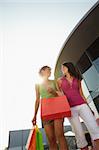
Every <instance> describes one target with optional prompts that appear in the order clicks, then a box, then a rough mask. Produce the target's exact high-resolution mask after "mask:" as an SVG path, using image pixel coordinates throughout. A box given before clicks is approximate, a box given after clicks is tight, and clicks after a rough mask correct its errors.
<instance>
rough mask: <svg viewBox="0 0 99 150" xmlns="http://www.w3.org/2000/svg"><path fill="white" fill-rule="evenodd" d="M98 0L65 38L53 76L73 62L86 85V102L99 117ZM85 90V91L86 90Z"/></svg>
mask: <svg viewBox="0 0 99 150" xmlns="http://www.w3.org/2000/svg"><path fill="white" fill-rule="evenodd" d="M98 18H99V1H98V2H97V3H96V4H95V5H94V6H93V7H92V8H91V9H90V10H89V11H88V12H87V14H86V15H85V16H84V17H83V18H82V19H81V20H80V22H79V23H78V24H77V25H76V27H75V28H74V29H73V31H72V32H71V34H70V35H69V37H68V38H67V39H66V41H65V43H64V45H63V47H62V49H61V51H60V54H59V56H58V59H57V62H56V66H55V77H56V78H58V77H60V76H61V72H60V67H61V64H62V63H63V62H64V61H65V62H73V63H74V64H75V65H76V66H77V67H78V69H79V71H80V73H81V75H82V77H83V80H82V83H83V84H84V85H85V86H86V91H87V94H86V97H87V100H88V103H90V106H91V107H92V109H93V110H94V112H95V115H96V118H97V119H98V118H99V19H98ZM86 91H85V92H86Z"/></svg>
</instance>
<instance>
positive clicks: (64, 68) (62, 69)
mask: <svg viewBox="0 0 99 150" xmlns="http://www.w3.org/2000/svg"><path fill="white" fill-rule="evenodd" d="M61 71H62V73H63V75H66V74H67V73H68V68H67V67H66V66H64V65H62V66H61Z"/></svg>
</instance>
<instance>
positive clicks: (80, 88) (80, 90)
mask: <svg viewBox="0 0 99 150" xmlns="http://www.w3.org/2000/svg"><path fill="white" fill-rule="evenodd" d="M78 84H79V92H80V95H81V96H82V98H83V99H84V100H85V102H86V103H87V99H86V98H85V96H84V93H83V90H82V86H81V81H80V80H79V81H78Z"/></svg>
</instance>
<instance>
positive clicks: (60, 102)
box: [41, 95, 71, 120]
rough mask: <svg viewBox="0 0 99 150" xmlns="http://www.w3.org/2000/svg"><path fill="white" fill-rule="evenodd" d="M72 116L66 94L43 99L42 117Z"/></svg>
mask: <svg viewBox="0 0 99 150" xmlns="http://www.w3.org/2000/svg"><path fill="white" fill-rule="evenodd" d="M64 117H71V110H70V106H69V103H68V100H67V98H66V96H64V95H63V96H59V97H53V98H44V99H41V119H42V120H55V119H59V118H64Z"/></svg>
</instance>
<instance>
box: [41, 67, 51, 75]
mask: <svg viewBox="0 0 99 150" xmlns="http://www.w3.org/2000/svg"><path fill="white" fill-rule="evenodd" d="M47 68H48V69H51V68H50V67H49V66H43V67H42V68H41V69H40V70H39V74H41V71H42V70H45V69H47Z"/></svg>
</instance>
